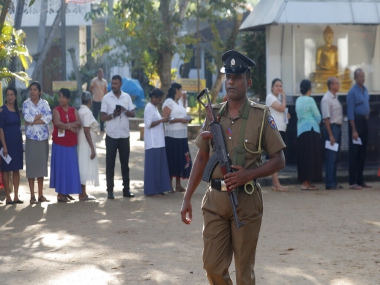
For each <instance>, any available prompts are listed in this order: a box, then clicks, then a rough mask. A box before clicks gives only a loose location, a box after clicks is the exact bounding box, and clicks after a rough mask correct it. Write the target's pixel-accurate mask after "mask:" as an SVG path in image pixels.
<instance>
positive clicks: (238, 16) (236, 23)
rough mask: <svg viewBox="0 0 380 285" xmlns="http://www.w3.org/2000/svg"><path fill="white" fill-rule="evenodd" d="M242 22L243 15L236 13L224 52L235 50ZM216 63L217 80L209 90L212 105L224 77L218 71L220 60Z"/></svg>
mask: <svg viewBox="0 0 380 285" xmlns="http://www.w3.org/2000/svg"><path fill="white" fill-rule="evenodd" d="M242 20H243V14H241V13H236V16H235V21H234V27H233V29H232V31H231V34H230V37H229V38H228V40H227V44H226V48H225V51H228V50H231V49H234V48H235V45H236V37H237V34H238V33H239V27H240V25H241V23H242ZM218 62H219V65H218V64H217V66H218V76H217V78H216V80H215V83H214V85H213V86H212V88H211V102H212V103H213V104H214V103H215V102H216V99H217V98H218V93H219V90H220V88H221V86H222V83H223V77H224V74H223V73H221V72H220V71H219V70H220V67H221V66H222V65H223V63H222V62H221V60H220V59H218Z"/></svg>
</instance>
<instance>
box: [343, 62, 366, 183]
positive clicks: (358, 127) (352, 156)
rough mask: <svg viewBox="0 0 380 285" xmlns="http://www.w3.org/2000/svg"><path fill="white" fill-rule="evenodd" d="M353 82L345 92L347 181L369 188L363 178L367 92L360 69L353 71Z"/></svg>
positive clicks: (362, 72)
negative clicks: (347, 147) (347, 121)
mask: <svg viewBox="0 0 380 285" xmlns="http://www.w3.org/2000/svg"><path fill="white" fill-rule="evenodd" d="M354 79H355V82H356V83H355V84H354V86H352V88H351V89H350V91H348V94H347V117H348V120H349V122H350V124H349V129H348V131H349V149H348V151H349V157H348V163H349V183H350V189H354V190H361V189H362V188H371V187H372V186H371V185H368V184H367V183H365V182H364V180H363V171H364V162H365V156H366V153H367V144H368V118H369V113H370V109H369V94H368V90H367V87H365V86H364V81H365V76H364V71H363V70H362V69H360V68H359V69H356V70H355V72H354Z"/></svg>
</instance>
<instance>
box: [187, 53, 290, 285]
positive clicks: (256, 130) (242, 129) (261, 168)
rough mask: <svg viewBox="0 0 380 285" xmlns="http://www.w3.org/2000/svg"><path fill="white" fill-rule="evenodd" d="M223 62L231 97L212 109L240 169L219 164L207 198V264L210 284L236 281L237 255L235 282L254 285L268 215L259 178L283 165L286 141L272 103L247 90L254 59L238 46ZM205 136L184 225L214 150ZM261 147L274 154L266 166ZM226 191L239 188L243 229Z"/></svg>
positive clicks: (189, 188) (199, 139)
mask: <svg viewBox="0 0 380 285" xmlns="http://www.w3.org/2000/svg"><path fill="white" fill-rule="evenodd" d="M222 60H223V61H224V67H223V68H222V70H221V72H223V73H226V81H225V86H226V90H227V96H228V99H227V102H225V103H221V104H217V105H215V106H213V111H214V114H215V116H217V120H218V121H219V123H220V125H221V127H222V130H223V138H224V141H225V143H226V148H227V153H228V156H229V158H230V159H231V162H232V164H233V165H232V168H233V169H234V170H235V171H234V172H232V173H227V174H226V175H223V174H222V171H221V169H220V167H219V166H218V165H217V166H216V167H215V169H214V170H213V172H212V175H211V180H210V181H209V187H208V189H207V191H206V194H205V197H204V198H203V205H202V212H203V219H204V227H203V241H204V249H203V267H204V269H205V270H206V272H207V278H208V280H209V282H210V284H218V285H227V284H232V280H231V278H230V275H229V273H228V268H229V266H230V264H231V260H232V256H233V255H235V267H236V283H237V284H255V274H254V270H253V268H254V264H255V254H256V245H257V241H258V238H259V232H260V226H261V219H262V214H263V203H262V195H261V187H260V185H259V184H257V183H256V179H257V178H260V177H265V176H269V175H271V174H273V173H275V172H277V171H279V170H280V169H282V168H283V167H284V165H285V158H284V154H283V151H282V149H283V148H284V147H285V144H284V142H283V141H282V139H281V136H280V133H279V132H278V130H277V127H276V123H275V121H274V119H273V118H272V116H271V115H270V112H269V109H268V107H266V106H263V105H259V104H256V103H254V102H251V101H249V100H248V99H247V90H248V88H249V87H250V86H251V85H252V79H251V78H250V74H251V68H252V67H253V66H255V63H254V61H253V60H251V59H250V58H248V57H246V56H245V55H243V54H241V53H240V52H238V51H235V50H230V51H227V52H226V53H224V54H223V56H222ZM209 130H210V121H209V119H208V118H206V121H205V124H204V127H203V130H202V131H203V132H204V133H207V131H209ZM241 134H243V135H241ZM204 135H205V136H204V137H205V139H203V138H202V134H200V135H199V136H198V137H197V139H196V145H197V147H198V148H199V150H198V154H197V157H196V159H195V161H194V166H193V169H192V171H191V174H190V179H189V182H188V185H187V190H186V193H185V196H184V199H183V204H182V209H181V218H182V221H183V222H184V223H185V224H190V223H191V220H192V205H191V196H192V195H193V193H194V192H195V190H196V188H197V187H198V185H199V183H200V181H201V178H202V174H203V171H204V169H205V166H206V164H207V162H208V161H209V158H210V157H211V155H212V154H213V153H214V152H215V150H214V149H213V145H214V144H213V140H212V139H211V138H209V137H208V134H207V135H206V134H204ZM260 140H261V142H259V141H260ZM261 143H262V144H261ZM261 145H262V147H263V149H264V150H265V151H266V153H267V154H268V155H269V156H270V160H269V161H268V162H267V163H264V164H261V152H260V149H261ZM240 146H244V147H240ZM249 183H251V185H254V186H253V189H252V190H253V191H247V189H246V188H245V187H244V186H245V185H248V184H249ZM224 185H225V186H226V187H225V186H224ZM226 189H236V191H237V192H238V195H237V199H238V206H237V209H236V212H237V213H238V216H239V217H238V218H239V220H240V221H242V222H244V225H243V226H242V227H241V228H240V229H237V228H236V223H235V220H234V216H233V214H232V210H231V205H230V199H229V194H228V192H227V191H226Z"/></svg>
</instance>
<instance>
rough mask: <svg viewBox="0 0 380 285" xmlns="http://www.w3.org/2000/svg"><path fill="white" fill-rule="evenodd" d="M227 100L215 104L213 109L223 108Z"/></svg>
mask: <svg viewBox="0 0 380 285" xmlns="http://www.w3.org/2000/svg"><path fill="white" fill-rule="evenodd" d="M226 103H227V102H222V103H218V104H214V105H212V108H213V109H221V108H222V107H223V106H224V105H226Z"/></svg>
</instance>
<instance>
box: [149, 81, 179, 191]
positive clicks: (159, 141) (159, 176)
mask: <svg viewBox="0 0 380 285" xmlns="http://www.w3.org/2000/svg"><path fill="white" fill-rule="evenodd" d="M163 96H164V92H162V91H161V90H160V89H158V88H154V89H153V90H152V91H151V92H150V93H149V98H150V102H148V104H146V106H145V110H144V124H145V132H144V147H145V159H144V195H145V196H147V197H153V196H157V195H164V194H165V192H168V191H170V189H171V187H172V186H171V185H170V178H169V177H170V175H169V167H168V161H167V158H166V150H165V131H164V123H167V122H169V117H166V118H162V117H161V115H160V113H159V112H158V109H157V105H158V104H160V103H161V100H162V97H163Z"/></svg>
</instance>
